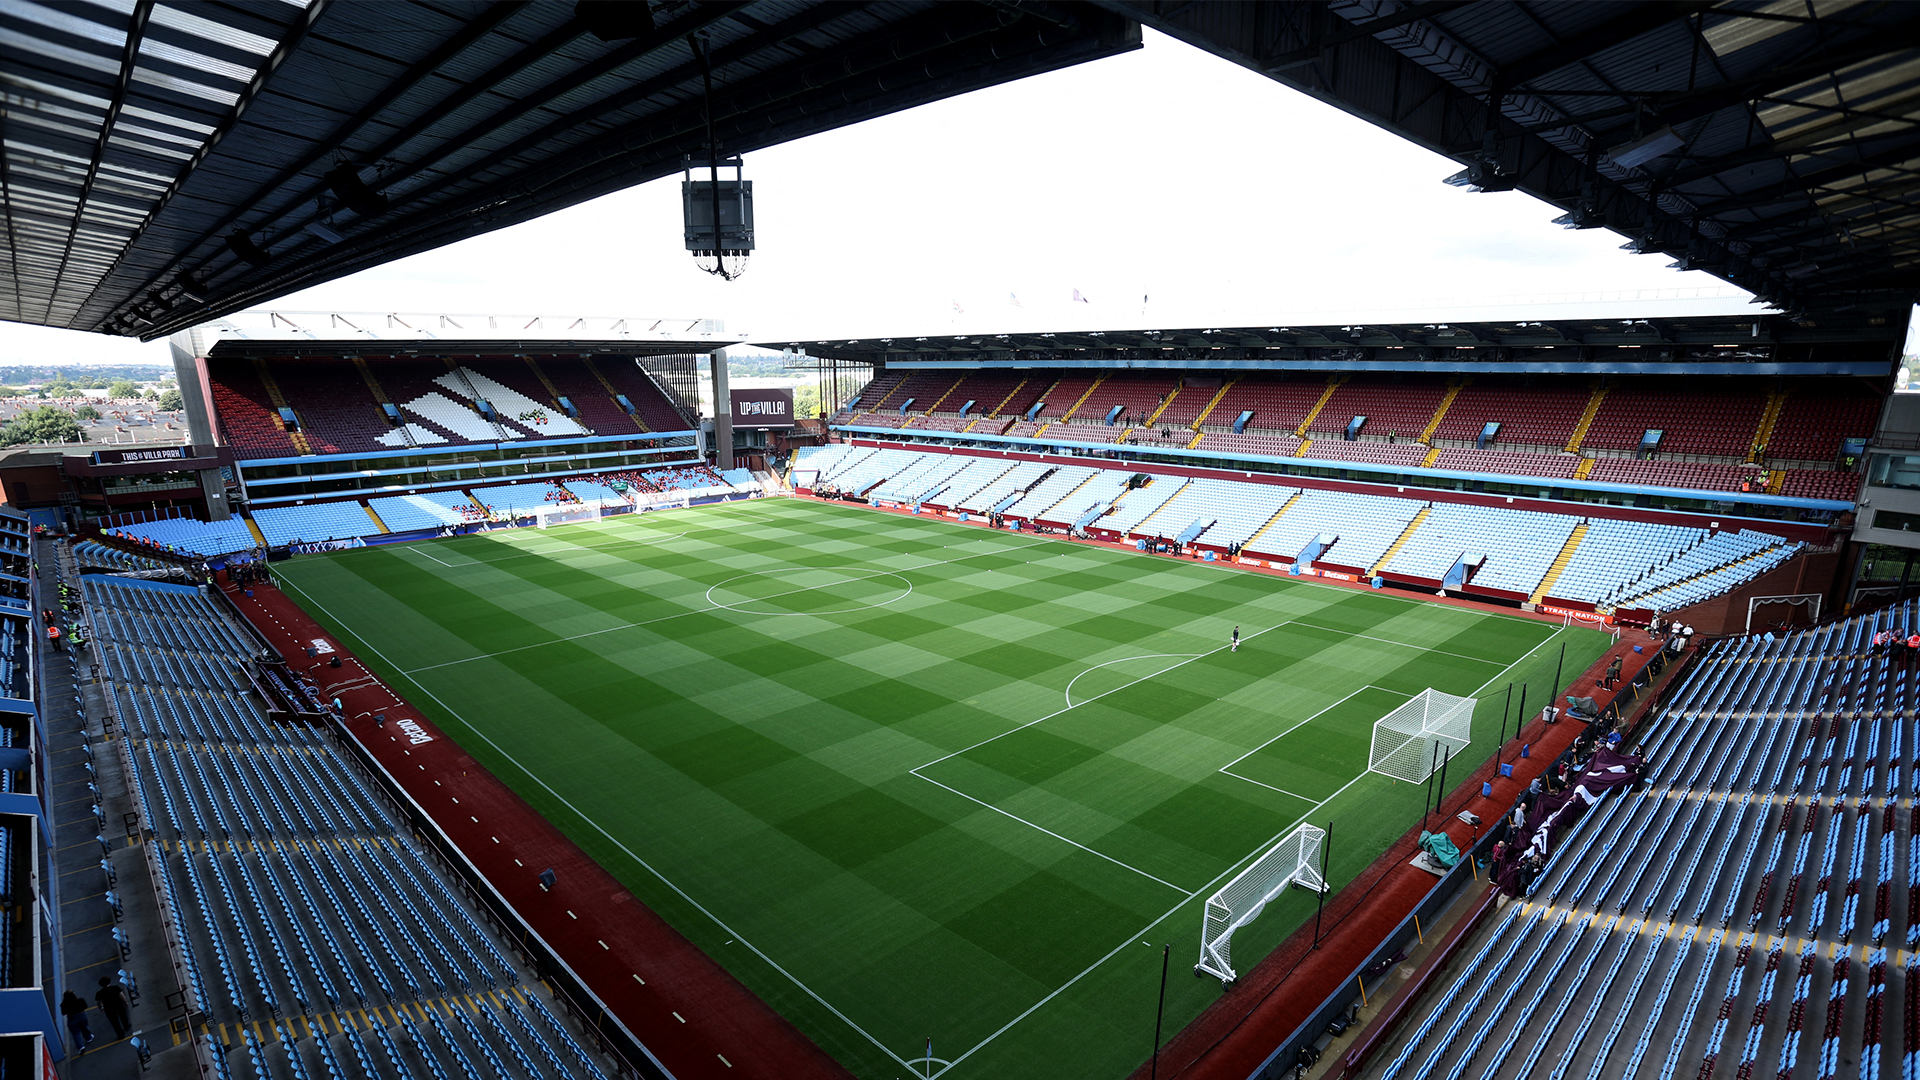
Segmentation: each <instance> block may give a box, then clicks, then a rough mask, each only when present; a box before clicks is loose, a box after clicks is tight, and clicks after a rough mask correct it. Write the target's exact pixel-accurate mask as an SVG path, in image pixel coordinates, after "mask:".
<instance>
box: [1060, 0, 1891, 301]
mask: <svg viewBox="0 0 1920 1080" xmlns="http://www.w3.org/2000/svg"><path fill="white" fill-rule="evenodd" d="M1096 2H1098V3H1099V5H1100V6H1101V7H1103V8H1105V9H1106V10H1108V11H1111V12H1113V13H1115V14H1118V15H1123V16H1125V17H1127V18H1131V19H1138V20H1139V21H1140V22H1142V23H1144V24H1146V25H1148V26H1151V27H1153V28H1154V29H1157V30H1160V31H1163V32H1165V33H1167V34H1170V35H1172V36H1174V37H1177V38H1180V39H1182V40H1184V41H1187V42H1190V43H1192V44H1193V45H1196V46H1198V47H1200V48H1202V49H1206V50H1208V51H1210V52H1213V53H1216V54H1218V55H1221V56H1224V57H1227V58H1229V59H1232V60H1234V61H1235V62H1237V63H1240V64H1242V65H1244V66H1246V67H1249V68H1252V69H1253V70H1255V71H1259V72H1261V73H1263V74H1266V75H1267V76H1269V77H1270V78H1273V79H1277V80H1279V81H1280V82H1283V83H1286V84H1287V85H1289V86H1292V87H1294V88H1296V89H1299V90H1301V91H1303V92H1305V93H1308V94H1311V95H1312V96H1314V97H1316V98H1319V99H1320V100H1322V101H1326V102H1328V103H1330V104H1332V105H1334V106H1337V107H1338V108H1340V109H1343V110H1345V111H1347V112H1348V113H1351V114H1353V115H1355V116H1358V117H1361V118H1363V119H1365V120H1367V121H1369V122H1371V123H1374V124H1377V125H1379V126H1381V127H1383V128H1386V129H1388V130H1390V131H1393V132H1395V133H1397V134H1400V135H1402V136H1404V137H1406V138H1408V139H1410V140H1412V141H1414V142H1416V143H1419V144H1420V145H1422V146H1425V147H1427V148H1428V149H1431V150H1434V151H1436V152H1438V153H1441V154H1444V155H1447V156H1448V157H1451V158H1454V159H1455V160H1457V161H1459V162H1460V163H1461V164H1462V165H1466V166H1468V168H1467V169H1465V170H1463V171H1462V173H1461V174H1460V175H1459V176H1457V177H1456V178H1454V180H1451V181H1449V182H1457V183H1459V184H1461V185H1462V186H1467V185H1472V186H1475V187H1477V188H1479V189H1482V190H1490V191H1498V190H1519V191H1524V192H1527V193H1529V194H1532V195H1535V196H1538V197H1539V198H1542V199H1545V200H1547V201H1549V202H1552V203H1554V204H1556V205H1558V206H1560V207H1561V208H1562V209H1564V210H1566V211H1567V213H1566V215H1564V216H1563V217H1562V218H1561V219H1558V220H1559V221H1560V223H1562V224H1565V225H1566V226H1567V227H1569V228H1591V227H1600V226H1604V227H1606V228H1609V229H1612V230H1613V231H1615V232H1617V233H1620V234H1621V235H1622V236H1625V237H1627V238H1628V243H1629V244H1631V245H1634V249H1635V250H1641V251H1644V252H1647V253H1649V254H1658V255H1659V257H1662V258H1669V259H1672V260H1673V261H1674V262H1675V263H1677V264H1680V265H1684V266H1688V267H1691V268H1695V269H1702V270H1707V271H1709V272H1711V273H1713V274H1715V275H1716V276H1718V277H1721V278H1724V279H1725V280H1727V281H1731V282H1733V283H1734V284H1736V285H1739V286H1741V287H1743V288H1745V289H1748V290H1749V291H1751V292H1753V293H1755V294H1756V295H1758V296H1760V297H1761V298H1762V299H1765V300H1768V301H1771V302H1773V303H1776V304H1777V305H1779V306H1780V307H1782V308H1785V309H1789V310H1816V311H1818V310H1829V311H1830V310H1833V309H1836V308H1844V307H1847V306H1854V305H1858V306H1871V307H1876V308H1878V309H1880V310H1883V311H1886V310H1891V309H1892V308H1895V307H1898V308H1901V309H1903V311H1904V309H1905V308H1906V307H1907V306H1908V305H1909V304H1911V303H1912V302H1913V300H1914V299H1915V296H1916V294H1920V168H1917V167H1916V163H1917V162H1920V4H1914V3H1859V2H1854V0H1728V2H1718V3H1716V2H1712V0H1705V2H1686V0H1683V2H1657V3H1641V2H1611V0H1608V2H1602V0H1571V2H1570V0H1479V2H1474V3H1465V2H1460V0H1422V2H1415V3H1408V2H1395V0H1332V2H1324V0H1279V2H1274V3H1258V4H1251V3H1250V4H1236V3H1173V2H1168V0H1096ZM1273 134H1274V133H1267V135H1268V136H1272V135H1273ZM1280 137H1284V135H1281V136H1280ZM1300 150H1301V163H1302V167H1303V168H1329V169H1339V168H1347V167H1352V166H1349V165H1348V164H1347V163H1344V162H1342V161H1341V160H1340V159H1339V156H1338V155H1337V154H1336V153H1331V152H1328V150H1329V148H1323V147H1307V146H1303V147H1301V148H1300ZM1902 318H1904V314H1903V315H1902Z"/></svg>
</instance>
